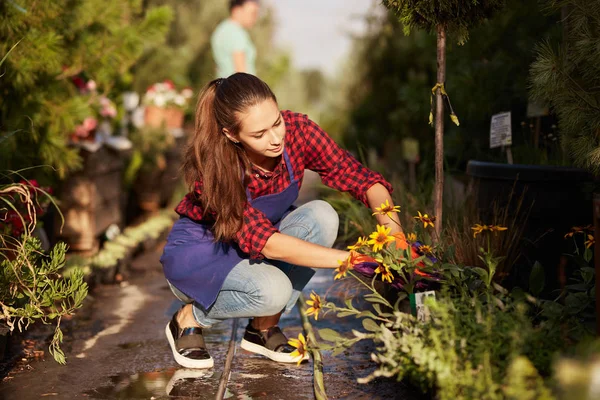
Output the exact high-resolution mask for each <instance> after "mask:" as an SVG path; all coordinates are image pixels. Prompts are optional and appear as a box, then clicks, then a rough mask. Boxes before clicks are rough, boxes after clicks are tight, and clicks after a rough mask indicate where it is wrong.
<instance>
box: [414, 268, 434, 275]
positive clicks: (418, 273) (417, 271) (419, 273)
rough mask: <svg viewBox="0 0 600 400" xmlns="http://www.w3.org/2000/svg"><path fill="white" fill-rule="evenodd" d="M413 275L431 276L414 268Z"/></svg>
mask: <svg viewBox="0 0 600 400" xmlns="http://www.w3.org/2000/svg"><path fill="white" fill-rule="evenodd" d="M415 275H419V276H427V277H430V276H431V275H429V274H428V273H426V272H423V271H421V270H420V269H419V268H415Z"/></svg>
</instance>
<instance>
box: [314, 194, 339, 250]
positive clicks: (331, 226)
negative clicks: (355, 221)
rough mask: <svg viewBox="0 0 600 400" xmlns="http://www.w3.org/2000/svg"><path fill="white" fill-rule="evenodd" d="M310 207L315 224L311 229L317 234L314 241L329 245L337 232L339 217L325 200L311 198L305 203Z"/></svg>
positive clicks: (331, 244)
mask: <svg viewBox="0 0 600 400" xmlns="http://www.w3.org/2000/svg"><path fill="white" fill-rule="evenodd" d="M306 205H307V206H309V207H310V209H311V212H312V218H313V221H314V224H315V226H314V227H313V231H314V233H315V235H316V236H317V238H316V242H317V243H318V244H320V245H323V246H327V247H331V246H333V243H334V242H335V239H336V238H337V234H338V228H339V224H340V218H339V216H338V213H337V212H336V211H335V209H334V208H333V207H332V206H331V204H329V203H328V202H326V201H323V200H313V201H311V202H310V203H307V204H306Z"/></svg>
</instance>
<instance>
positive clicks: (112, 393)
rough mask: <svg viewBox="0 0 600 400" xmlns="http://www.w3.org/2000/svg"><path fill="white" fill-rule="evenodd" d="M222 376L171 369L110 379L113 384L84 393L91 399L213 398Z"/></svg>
mask: <svg viewBox="0 0 600 400" xmlns="http://www.w3.org/2000/svg"><path fill="white" fill-rule="evenodd" d="M219 378H220V373H215V372H214V371H213V369H187V368H180V369H177V368H169V369H166V370H159V371H152V372H140V373H137V374H133V375H128V374H119V375H114V376H111V377H110V378H109V380H110V384H108V385H105V386H101V387H98V388H96V389H93V390H89V391H87V392H85V394H86V395H87V396H89V397H90V398H92V399H150V398H153V399H161V398H162V399H167V398H169V397H171V396H189V397H193V398H198V399H205V398H206V399H209V398H210V399H212V398H214V397H215V395H216V391H217V388H218V386H219Z"/></svg>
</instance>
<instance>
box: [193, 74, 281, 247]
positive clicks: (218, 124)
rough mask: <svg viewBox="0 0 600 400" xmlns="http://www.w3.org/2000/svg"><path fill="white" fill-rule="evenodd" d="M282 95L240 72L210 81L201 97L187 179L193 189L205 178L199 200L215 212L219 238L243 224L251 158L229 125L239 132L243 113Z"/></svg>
mask: <svg viewBox="0 0 600 400" xmlns="http://www.w3.org/2000/svg"><path fill="white" fill-rule="evenodd" d="M269 99H271V100H273V101H275V102H277V99H276V97H275V95H274V94H273V92H272V91H271V89H270V88H269V86H268V85H267V84H266V83H264V82H263V81H261V80H260V79H259V78H257V77H255V76H254V75H250V74H245V73H236V74H233V75H231V76H230V77H228V78H219V79H215V80H214V81H212V82H210V83H209V84H208V85H206V86H205V87H204V88H203V89H202V91H201V93H200V96H199V98H198V105H197V107H196V126H195V132H194V136H193V137H192V138H191V140H190V141H189V143H188V145H187V148H186V151H185V156H184V162H183V166H182V169H183V173H184V177H185V181H186V183H187V185H188V186H189V188H190V190H191V191H192V192H193V190H194V186H195V183H196V182H197V181H201V182H202V193H201V195H200V197H199V198H197V200H198V201H200V204H201V205H202V207H203V209H204V213H205V215H206V214H212V215H214V217H215V223H214V227H213V232H214V235H215V239H216V240H217V241H231V240H232V239H233V238H234V237H235V235H236V233H237V232H238V231H239V230H240V228H241V226H242V220H243V213H244V207H245V205H246V201H247V199H246V185H247V181H248V177H249V171H250V168H249V167H250V161H249V160H248V157H247V155H246V152H245V150H244V149H243V148H242V146H241V145H236V144H235V143H233V142H232V141H231V140H229V139H228V138H227V137H226V136H225V133H224V132H223V129H227V131H228V132H229V134H230V135H231V136H237V135H238V133H239V129H240V121H239V115H240V114H242V113H244V112H246V111H247V110H248V108H249V107H252V106H255V105H257V104H260V103H261V102H263V101H265V100H269Z"/></svg>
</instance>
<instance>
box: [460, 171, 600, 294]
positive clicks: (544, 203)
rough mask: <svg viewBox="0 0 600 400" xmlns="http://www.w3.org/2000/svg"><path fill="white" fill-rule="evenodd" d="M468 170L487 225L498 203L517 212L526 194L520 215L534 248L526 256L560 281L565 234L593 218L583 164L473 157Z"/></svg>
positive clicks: (589, 180)
mask: <svg viewBox="0 0 600 400" xmlns="http://www.w3.org/2000/svg"><path fill="white" fill-rule="evenodd" d="M467 175H469V177H470V182H469V185H470V188H471V189H472V190H473V192H474V193H475V195H476V204H477V208H478V209H479V213H480V216H481V219H482V221H481V222H482V223H484V224H485V223H491V218H492V217H493V209H494V207H493V205H494V203H496V204H497V205H498V206H500V207H508V211H509V213H510V214H511V215H516V208H517V204H518V201H519V199H520V198H521V197H522V198H523V203H522V206H521V210H522V212H523V211H524V213H521V214H520V215H519V216H518V218H521V219H522V220H523V221H524V222H523V223H524V224H525V226H524V236H525V238H527V239H529V240H530V241H529V242H528V243H530V244H531V246H530V247H533V250H532V251H531V252H530V253H527V254H526V256H527V258H529V262H530V263H531V262H533V261H536V260H537V261H540V262H541V263H542V265H543V266H544V268H545V269H546V271H547V273H546V276H547V278H550V282H548V283H551V286H556V285H557V281H556V279H557V271H558V264H559V262H560V255H561V253H562V251H564V235H565V233H567V232H568V231H569V230H570V228H571V227H573V226H584V225H588V224H591V223H592V197H593V196H592V193H593V189H594V180H593V177H592V176H591V175H590V174H589V173H588V172H587V171H586V170H583V169H580V168H572V167H560V166H541V165H523V164H513V165H510V164H499V163H491V162H482V161H473V160H471V161H469V163H468V165H467ZM511 191H513V195H512V197H511ZM527 212H528V213H529V216H528V218H527V219H526V220H525V213H527ZM532 243H535V244H532ZM552 281H554V282H552ZM547 289H550V288H547Z"/></svg>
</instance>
